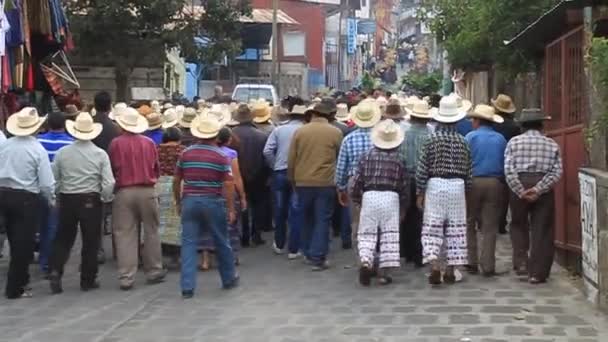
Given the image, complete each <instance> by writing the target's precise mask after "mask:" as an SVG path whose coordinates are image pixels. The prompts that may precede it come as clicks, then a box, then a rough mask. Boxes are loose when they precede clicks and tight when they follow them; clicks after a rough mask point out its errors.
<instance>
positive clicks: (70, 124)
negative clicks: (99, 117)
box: [65, 120, 103, 140]
mask: <svg viewBox="0 0 608 342" xmlns="http://www.w3.org/2000/svg"><path fill="white" fill-rule="evenodd" d="M75 124H76V121H71V120H69V121H66V122H65V129H66V130H67V131H68V133H70V135H71V136H73V137H74V138H76V139H78V140H93V139H95V138H97V137H98V136H99V135H100V134H101V132H102V131H103V126H102V125H101V124H100V123H94V124H93V131H91V132H88V133H84V132H81V131H79V130H77V129H76V127H74V125H75Z"/></svg>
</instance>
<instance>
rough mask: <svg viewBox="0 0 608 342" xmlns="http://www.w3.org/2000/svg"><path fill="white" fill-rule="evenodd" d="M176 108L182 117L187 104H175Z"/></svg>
mask: <svg viewBox="0 0 608 342" xmlns="http://www.w3.org/2000/svg"><path fill="white" fill-rule="evenodd" d="M174 108H175V112H176V113H177V115H178V116H180V117H181V116H182V115H184V112H185V111H186V107H185V106H182V105H178V106H175V107H174Z"/></svg>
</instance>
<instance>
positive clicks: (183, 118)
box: [175, 106, 198, 128]
mask: <svg viewBox="0 0 608 342" xmlns="http://www.w3.org/2000/svg"><path fill="white" fill-rule="evenodd" d="M178 107H179V106H177V107H175V112H176V113H177V115H178V117H179V121H178V124H179V125H180V126H181V127H184V128H190V126H191V125H192V121H194V119H195V118H196V117H197V116H198V114H197V113H196V109H194V108H192V107H188V108H184V110H183V111H182V112H181V114H180V108H178Z"/></svg>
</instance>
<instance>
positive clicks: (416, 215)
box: [399, 180, 423, 264]
mask: <svg viewBox="0 0 608 342" xmlns="http://www.w3.org/2000/svg"><path fill="white" fill-rule="evenodd" d="M409 183H410V201H409V203H408V206H407V211H406V213H405V220H403V222H402V224H401V230H400V233H401V234H400V239H399V241H400V248H401V256H402V257H404V258H405V259H406V261H411V262H414V263H417V264H422V241H420V239H421V235H422V215H423V213H422V211H421V210H420V209H418V207H417V206H416V181H415V180H411V181H410V182H409Z"/></svg>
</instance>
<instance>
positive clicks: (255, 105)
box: [251, 99, 272, 123]
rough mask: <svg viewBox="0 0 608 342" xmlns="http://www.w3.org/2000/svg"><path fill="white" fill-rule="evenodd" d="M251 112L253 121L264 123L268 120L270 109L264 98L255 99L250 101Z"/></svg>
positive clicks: (270, 114)
mask: <svg viewBox="0 0 608 342" xmlns="http://www.w3.org/2000/svg"><path fill="white" fill-rule="evenodd" d="M251 112H252V113H253V122H255V123H264V122H266V121H268V120H270V118H271V116H272V110H271V108H270V105H269V104H268V102H266V100H262V99H260V100H257V101H254V102H252V103H251Z"/></svg>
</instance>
